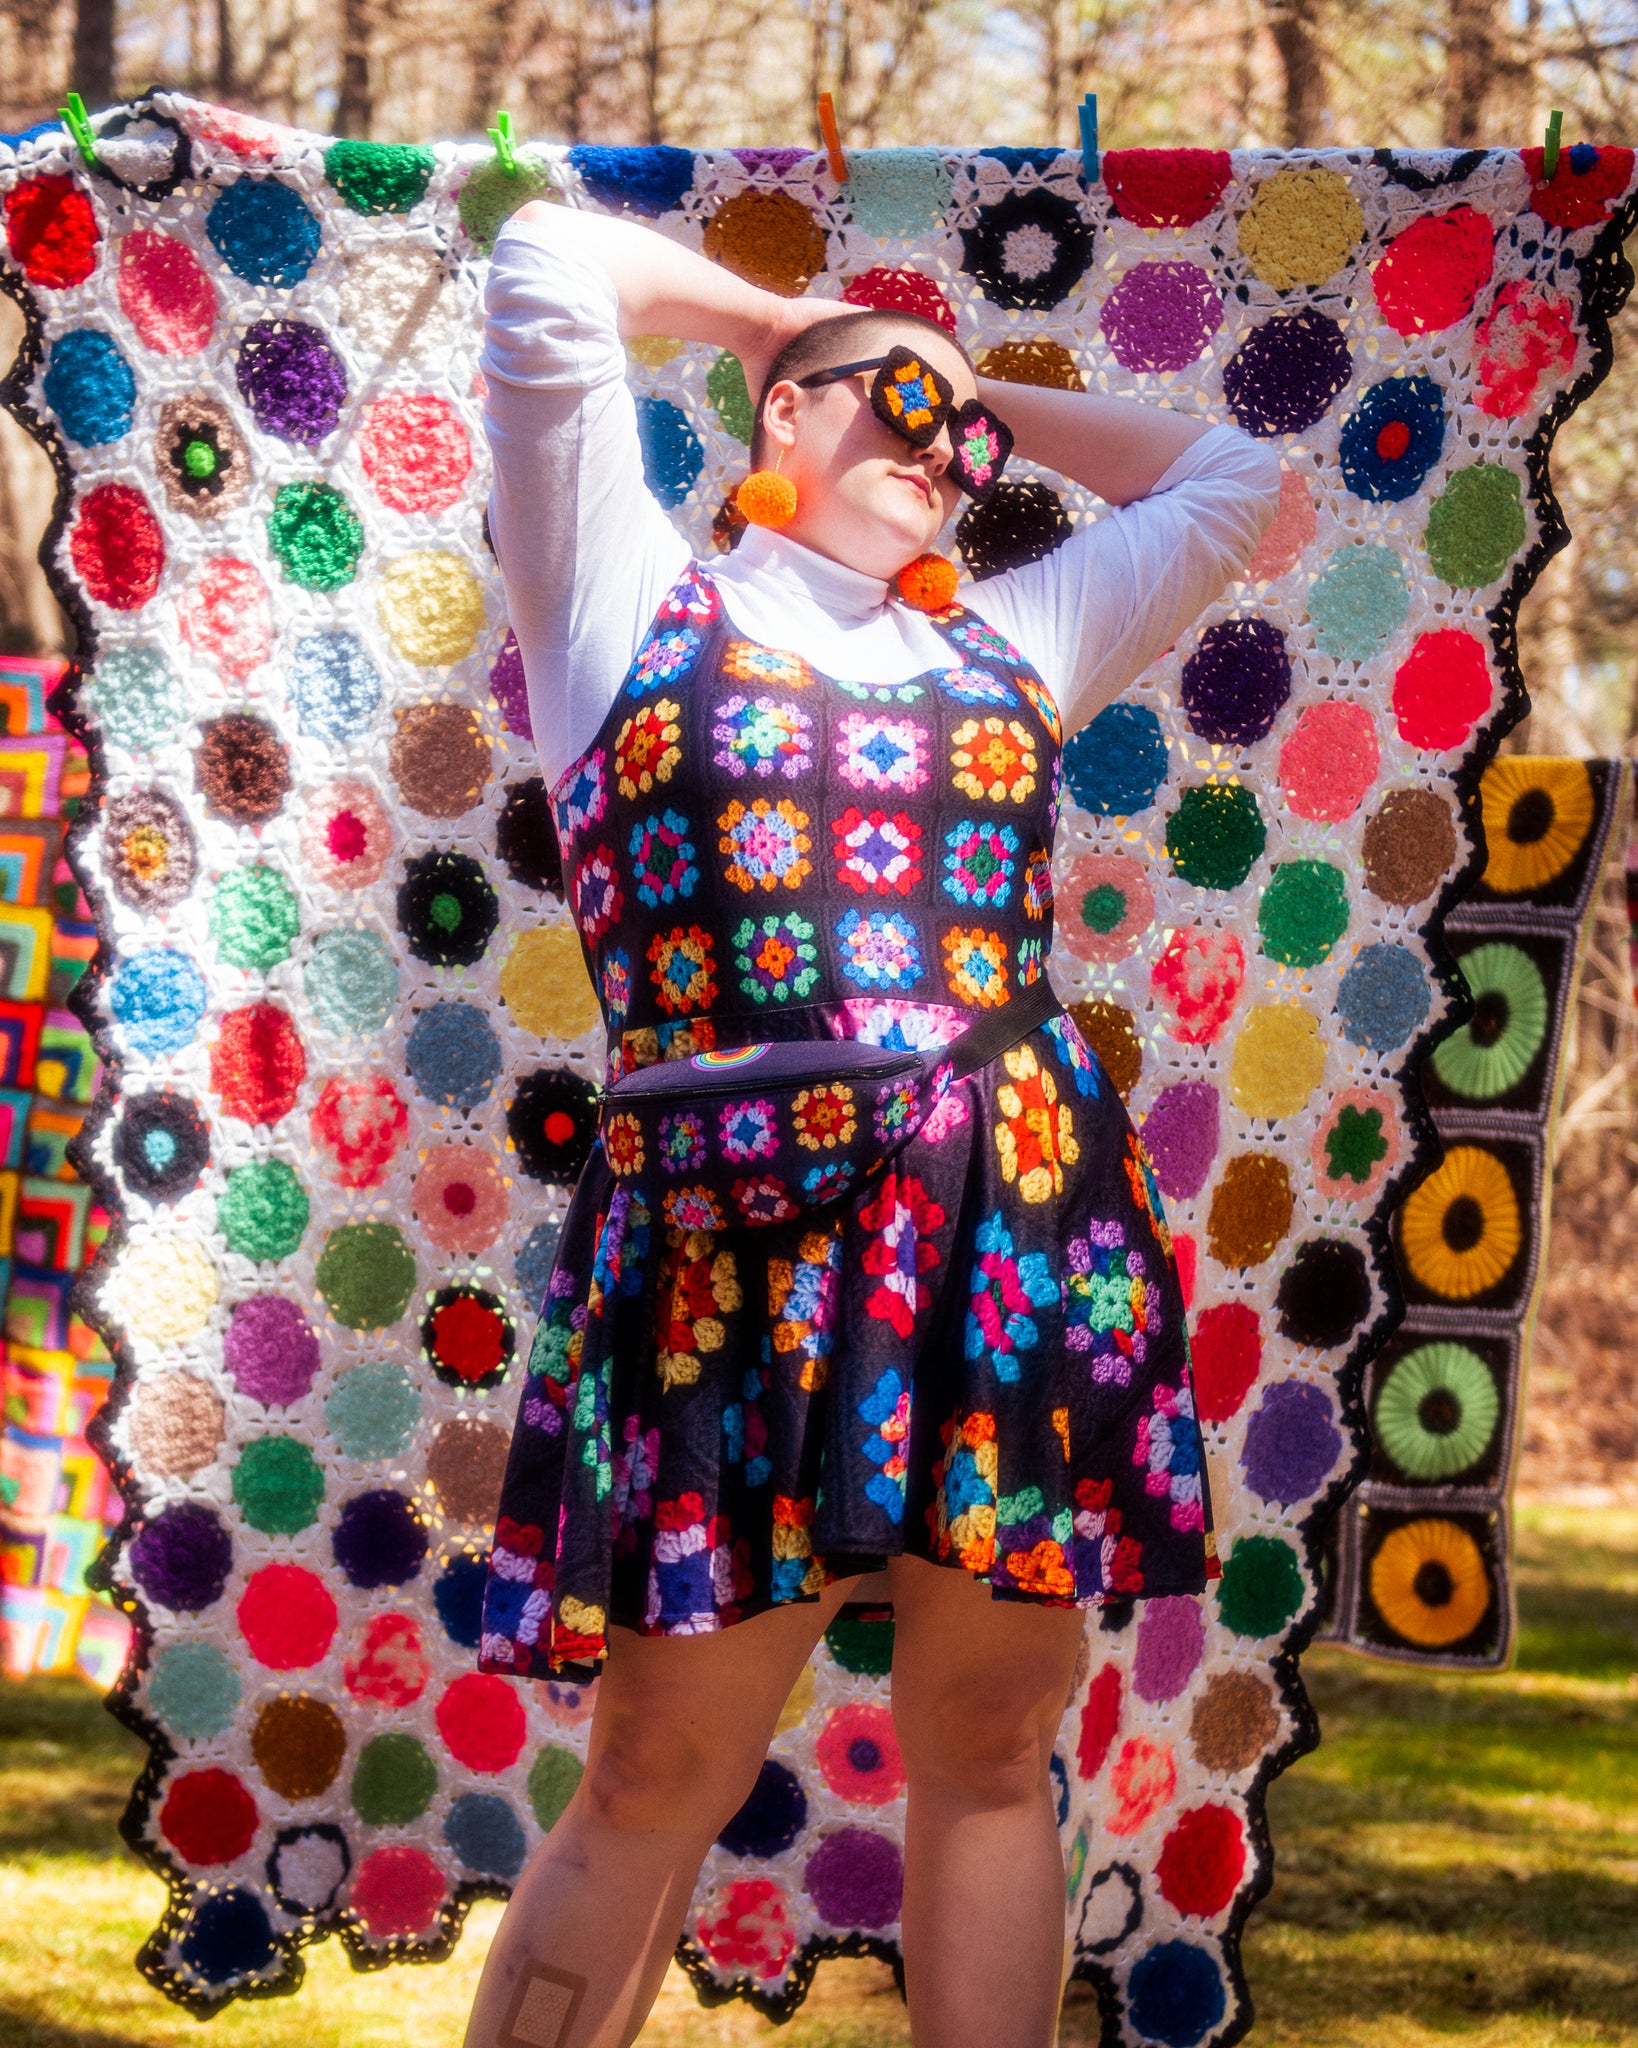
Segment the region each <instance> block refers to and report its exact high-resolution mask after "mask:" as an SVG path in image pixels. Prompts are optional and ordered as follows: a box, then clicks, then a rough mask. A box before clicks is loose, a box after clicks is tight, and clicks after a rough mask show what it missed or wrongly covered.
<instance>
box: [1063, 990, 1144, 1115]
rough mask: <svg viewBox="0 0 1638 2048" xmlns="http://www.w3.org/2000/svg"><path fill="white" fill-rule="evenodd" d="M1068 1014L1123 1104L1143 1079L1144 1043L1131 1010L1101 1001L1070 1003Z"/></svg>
mask: <svg viewBox="0 0 1638 2048" xmlns="http://www.w3.org/2000/svg"><path fill="white" fill-rule="evenodd" d="M1069 1014H1070V1016H1071V1017H1073V1018H1074V1020H1075V1022H1076V1024H1077V1025H1079V1027H1080V1033H1081V1036H1082V1037H1083V1038H1084V1039H1085V1040H1086V1042H1087V1044H1088V1045H1089V1046H1091V1048H1092V1050H1093V1051H1094V1052H1095V1053H1096V1054H1097V1056H1098V1058H1099V1060H1100V1061H1101V1062H1102V1065H1103V1070H1104V1072H1105V1073H1106V1074H1107V1075H1108V1076H1109V1078H1110V1080H1111V1081H1113V1082H1114V1084H1115V1093H1116V1094H1117V1095H1118V1096H1119V1097H1120V1099H1121V1101H1122V1102H1124V1101H1125V1100H1126V1099H1127V1097H1128V1096H1129V1095H1130V1094H1131V1092H1132V1090H1133V1089H1134V1088H1135V1087H1136V1086H1137V1084H1138V1082H1139V1081H1140V1080H1141V1079H1142V1078H1143V1043H1142V1040H1141V1039H1140V1038H1139V1037H1138V1035H1137V1026H1136V1025H1135V1024H1134V1023H1133V1021H1132V1013H1131V1011H1130V1010H1127V1009H1123V1008H1122V1006H1121V1005H1120V1004H1119V1003H1111V1002H1107V1001H1105V1000H1103V999H1101V998H1100V999H1099V1000H1098V1001H1097V1002H1095V1003H1071V1004H1070V1006H1069Z"/></svg>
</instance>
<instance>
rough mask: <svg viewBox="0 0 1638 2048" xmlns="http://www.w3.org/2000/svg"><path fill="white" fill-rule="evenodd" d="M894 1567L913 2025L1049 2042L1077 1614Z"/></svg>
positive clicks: (971, 2036) (985, 2045)
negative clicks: (1059, 1791) (1059, 1739)
mask: <svg viewBox="0 0 1638 2048" xmlns="http://www.w3.org/2000/svg"><path fill="white" fill-rule="evenodd" d="M889 1570H890V1572H891V1575H892V1584H893V1607H894V1613H895V1615H896V1618H897V1624H898V1626H897V1631H896V1640H895V1645H894V1651H893V1723H894V1727H895V1730H896V1732H897V1734H898V1740H899V1749H900V1751H901V1752H902V1754H903V1757H904V1765H905V1772H906V1775H907V1777H908V1780H909V1805H908V1812H907V1817H906V1825H905V1873H904V1916H903V1935H902V1941H903V1949H904V1969H905V1989H906V1994H907V1996H908V1999H909V2003H910V2026H911V2032H912V2034H913V2037H914V2039H915V2040H916V2041H917V2043H918V2044H921V2043H925V2044H926V2048H1050V2044H1051V2042H1052V2041H1053V2039H1054V2038H1055V2032H1056V2027H1057V2020H1058V2005H1059V1997H1060V1993H1061V1990H1062V1979H1063V1949H1064V1860H1063V1851H1062V1849H1061V1848H1060V1846H1059V1842H1058V1829H1057V1824H1056V1821H1055V1817H1054V1813H1053V1802H1052V1784H1051V1774H1050V1766H1051V1760H1052V1744H1053V1741H1054V1739H1055V1737H1056V1735H1057V1733H1058V1725H1059V1723H1060V1721H1061V1720H1062V1718H1063V1712H1064V1706H1065V1704H1066V1702H1067V1700H1068V1698H1069V1688H1070V1685H1071V1683H1072V1682H1073V1679H1074V1675H1075V1658H1076V1654H1077V1652H1078V1650H1079V1648H1080V1641H1081V1631H1082V1629H1083V1627H1084V1625H1085V1623H1084V1617H1083V1616H1082V1615H1081V1614H1080V1613H1079V1612H1077V1611H1076V1610H1075V1609H1073V1608H1056V1607H1036V1606H1030V1605H1026V1604H1024V1603H1022V1602H1019V1601H1010V1600H992V1599H991V1598H990V1593H989V1588H988V1587H987V1586H985V1585H982V1584H980V1583H979V1582H978V1581H977V1580H976V1579H973V1578H971V1577H970V1576H969V1575H968V1574H967V1573H966V1572H965V1571H958V1570H953V1569H951V1568H949V1567H948V1566H941V1565H932V1564H926V1563H924V1562H923V1561H922V1560H921V1559H919V1558H896V1559H894V1560H893V1562H892V1564H891V1565H890V1567H889Z"/></svg>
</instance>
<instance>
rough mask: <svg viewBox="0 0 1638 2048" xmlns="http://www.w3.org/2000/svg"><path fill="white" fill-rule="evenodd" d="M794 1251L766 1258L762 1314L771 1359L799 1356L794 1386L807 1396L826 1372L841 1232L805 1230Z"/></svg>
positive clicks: (833, 1325)
mask: <svg viewBox="0 0 1638 2048" xmlns="http://www.w3.org/2000/svg"><path fill="white" fill-rule="evenodd" d="M817 1170H818V1169H816V1171H817ZM796 1250H797V1256H796V1257H795V1258H794V1259H770V1260H769V1261H768V1312H769V1314H770V1315H771V1316H772V1318H773V1348H774V1355H775V1357H776V1358H795V1359H797V1360H799V1361H800V1364H799V1367H798V1371H797V1382H796V1383H797V1386H798V1388H799V1389H800V1391H801V1392H802V1393H804V1394H812V1393H817V1392H818V1390H819V1389H820V1388H821V1387H822V1386H824V1384H825V1382H826V1380H827V1379H828V1378H829V1376H830V1354H831V1350H832V1348H833V1347H834V1345H835V1342H836V1307H837V1302H838V1299H839V1296H840V1290H841V1274H842V1240H841V1235H840V1233H839V1232H838V1231H826V1230H810V1231H807V1232H805V1233H804V1235H803V1237H802V1240H801V1242H800V1243H799V1244H798V1246H797V1248H796Z"/></svg>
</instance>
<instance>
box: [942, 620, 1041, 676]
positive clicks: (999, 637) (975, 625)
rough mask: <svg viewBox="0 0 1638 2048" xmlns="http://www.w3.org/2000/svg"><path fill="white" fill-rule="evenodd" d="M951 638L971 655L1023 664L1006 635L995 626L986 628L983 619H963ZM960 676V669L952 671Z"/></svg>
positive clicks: (955, 626)
mask: <svg viewBox="0 0 1638 2048" xmlns="http://www.w3.org/2000/svg"><path fill="white" fill-rule="evenodd" d="M950 638H951V639H952V640H953V641H954V642H955V644H956V646H957V647H965V648H966V649H967V650H968V652H969V653H971V654H981V655H985V656H987V657H988V658H989V659H990V660H992V661H1010V662H1013V663H1014V664H1016V663H1018V662H1021V661H1022V660H1023V658H1024V657H1023V656H1022V655H1021V654H1020V653H1019V652H1018V649H1017V648H1016V647H1014V646H1013V644H1012V642H1011V641H1010V640H1009V639H1008V638H1007V636H1006V634H1005V633H998V632H997V631H996V630H995V628H994V627H993V626H986V625H985V623H984V621H983V620H982V619H962V620H961V621H960V622H959V623H958V624H956V625H954V626H952V627H951V628H950ZM951 673H952V674H953V675H959V674H960V673H961V671H960V670H959V669H953V670H952V671H951Z"/></svg>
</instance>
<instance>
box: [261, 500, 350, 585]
mask: <svg viewBox="0 0 1638 2048" xmlns="http://www.w3.org/2000/svg"><path fill="white" fill-rule="evenodd" d="M267 543H268V546H269V547H270V548H272V550H273V552H274V554H275V555H276V556H277V557H278V559H279V563H280V565H281V566H282V568H283V570H284V573H285V575H286V576H288V577H289V579H290V581H291V582H292V583H295V584H297V585H299V586H300V587H301V589H303V590H339V589H340V588H341V586H342V585H343V584H344V583H351V582H352V580H353V576H354V573H355V571H356V570H357V568H358V558H359V556H360V555H362V554H363V552H364V522H363V520H362V519H360V518H359V516H358V514H357V513H356V512H355V511H354V510H353V508H352V506H351V505H349V504H348V502H347V500H346V499H345V498H344V497H343V496H342V495H341V493H340V491H338V490H337V489H335V487H334V486H333V485H332V484H314V483H306V484H281V485H280V487H279V493H278V496H277V497H276V498H275V499H274V500H273V510H272V511H271V512H269V513H268V515H267Z"/></svg>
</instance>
